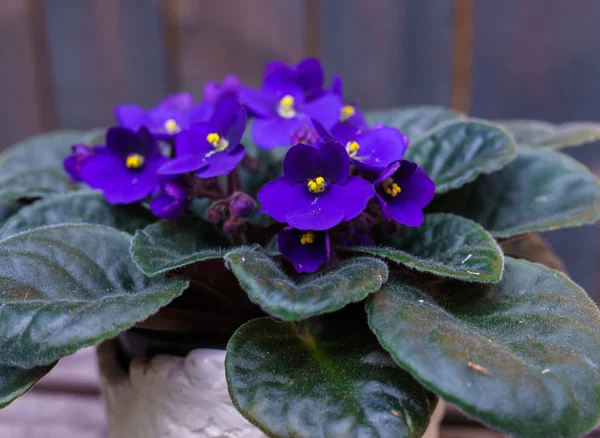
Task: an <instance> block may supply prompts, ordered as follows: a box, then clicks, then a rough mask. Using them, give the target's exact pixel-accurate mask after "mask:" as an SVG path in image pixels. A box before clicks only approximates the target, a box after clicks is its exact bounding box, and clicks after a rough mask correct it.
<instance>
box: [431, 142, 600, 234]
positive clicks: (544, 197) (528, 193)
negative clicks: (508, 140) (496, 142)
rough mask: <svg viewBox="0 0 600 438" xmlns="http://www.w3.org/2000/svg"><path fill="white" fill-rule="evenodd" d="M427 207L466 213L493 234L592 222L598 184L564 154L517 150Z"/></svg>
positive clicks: (598, 212)
mask: <svg viewBox="0 0 600 438" xmlns="http://www.w3.org/2000/svg"><path fill="white" fill-rule="evenodd" d="M430 209H431V210H432V211H446V212H451V213H455V214H458V215H461V216H465V217H468V218H470V219H472V220H474V221H475V222H477V223H479V224H481V225H482V226H483V228H485V229H486V230H488V231H489V232H490V233H491V234H492V235H493V236H495V237H510V236H515V235H517V234H523V233H528V232H530V231H546V230H553V229H556V228H563V227H572V226H577V225H583V224H590V223H594V222H596V221H597V220H598V218H599V217H600V185H599V184H598V181H597V180H596V177H595V176H594V175H592V174H591V173H590V172H589V171H588V170H587V169H586V168H585V167H584V166H583V165H582V164H580V163H578V162H577V161H575V160H573V159H572V158H570V157H568V156H566V155H564V154H561V153H559V152H554V151H533V150H521V151H520V152H519V156H518V158H517V159H516V160H514V161H513V162H512V163H510V164H509V165H508V166H506V167H505V168H504V169H502V170H500V171H498V172H495V173H493V174H491V175H483V176H481V177H480V178H478V179H477V181H475V182H473V183H472V184H469V185H468V186H465V187H463V188H461V189H460V190H454V191H452V192H449V193H447V194H445V195H444V196H441V197H439V198H437V199H435V200H434V202H433V204H432V205H431V207H430Z"/></svg>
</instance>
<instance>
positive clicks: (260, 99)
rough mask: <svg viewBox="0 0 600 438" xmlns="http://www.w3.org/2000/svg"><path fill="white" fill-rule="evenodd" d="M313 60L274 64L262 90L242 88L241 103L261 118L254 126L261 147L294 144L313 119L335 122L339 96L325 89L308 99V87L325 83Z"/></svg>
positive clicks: (269, 67)
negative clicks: (294, 140) (301, 131)
mask: <svg viewBox="0 0 600 438" xmlns="http://www.w3.org/2000/svg"><path fill="white" fill-rule="evenodd" d="M314 62H316V61H315V60H306V61H304V62H303V63H300V64H298V66H296V67H288V66H286V65H285V64H283V63H281V62H274V63H271V64H269V66H267V70H266V73H265V81H264V83H263V86H262V89H261V90H253V89H251V88H248V87H244V86H242V87H240V99H241V100H242V103H243V104H244V105H245V106H246V107H248V109H249V110H251V111H252V112H253V113H254V114H256V115H257V117H258V118H257V119H255V120H254V123H253V126H252V139H253V140H254V142H255V143H256V144H257V145H258V146H260V147H262V148H265V149H272V148H274V147H278V146H290V145H292V144H293V143H292V137H293V136H294V135H297V133H298V132H299V130H301V129H302V128H303V127H305V126H308V127H309V128H310V127H311V121H310V119H311V118H314V119H316V120H318V121H319V122H321V123H322V124H323V125H324V126H325V127H327V128H330V127H331V126H333V124H335V123H336V121H337V119H338V116H339V111H340V110H339V108H340V106H341V100H340V97H339V96H338V95H336V94H333V93H329V92H323V93H321V94H320V95H319V97H317V98H315V99H312V100H309V99H308V98H307V90H312V89H313V88H314V87H315V86H316V84H317V83H319V81H320V84H322V82H323V80H322V71H321V75H320V76H319V74H318V73H315V71H317V70H318V69H316V68H315V67H314ZM300 66H302V68H300ZM311 66H312V67H311ZM299 69H300V70H299ZM319 77H320V79H319ZM319 87H320V85H319Z"/></svg>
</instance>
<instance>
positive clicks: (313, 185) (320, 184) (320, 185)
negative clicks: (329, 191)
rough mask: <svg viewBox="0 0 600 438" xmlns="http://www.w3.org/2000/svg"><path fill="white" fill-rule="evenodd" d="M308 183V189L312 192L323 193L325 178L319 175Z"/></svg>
mask: <svg viewBox="0 0 600 438" xmlns="http://www.w3.org/2000/svg"><path fill="white" fill-rule="evenodd" d="M306 185H307V187H308V191H309V192H311V193H323V192H324V191H325V178H323V177H322V176H318V177H316V178H314V179H311V180H309V181H308V183H307V184H306Z"/></svg>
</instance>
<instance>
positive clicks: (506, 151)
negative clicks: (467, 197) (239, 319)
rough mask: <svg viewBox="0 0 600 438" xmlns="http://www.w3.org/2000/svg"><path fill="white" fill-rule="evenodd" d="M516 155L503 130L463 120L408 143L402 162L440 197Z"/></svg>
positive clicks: (509, 138)
mask: <svg viewBox="0 0 600 438" xmlns="http://www.w3.org/2000/svg"><path fill="white" fill-rule="evenodd" d="M516 154H517V146H516V145H515V143H514V141H513V139H512V138H511V136H510V135H508V133H507V132H506V131H504V130H503V129H501V128H499V127H497V126H494V125H492V124H490V123H487V122H481V121H475V120H464V121H456V122H448V123H445V124H443V125H441V126H438V127H437V128H436V129H435V130H433V131H430V132H428V133H427V134H425V135H424V136H422V137H419V138H418V139H416V140H415V141H414V142H412V143H411V145H410V147H409V148H408V150H407V151H406V155H405V158H406V159H407V160H410V161H415V162H416V163H417V164H418V165H419V166H420V167H421V168H422V169H423V170H424V171H425V173H427V175H428V176H429V177H430V178H431V179H433V180H434V181H435V191H436V193H444V192H447V191H448V190H450V189H455V188H457V187H460V186H462V185H464V184H466V183H468V182H471V181H473V180H474V179H475V178H477V176H478V175H480V174H482V173H491V172H494V171H496V170H498V169H501V168H502V167H504V166H505V165H506V164H508V163H509V162H510V161H512V160H513V159H514V158H515V156H516Z"/></svg>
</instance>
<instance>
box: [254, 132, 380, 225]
mask: <svg viewBox="0 0 600 438" xmlns="http://www.w3.org/2000/svg"><path fill="white" fill-rule="evenodd" d="M349 174H350V159H349V157H348V154H347V153H346V150H345V149H344V147H343V146H342V145H340V144H338V143H333V142H331V143H326V144H325V145H323V146H322V147H321V148H320V149H316V148H314V147H312V146H307V145H303V144H299V145H296V146H294V147H292V148H290V150H289V151H288V152H287V154H286V156H285V159H284V160H283V176H281V177H279V178H277V179H275V180H273V181H271V182H269V183H267V184H265V185H264V186H263V187H262V189H261V190H260V191H259V193H258V200H259V202H260V203H261V205H262V207H263V210H264V211H265V212H266V213H268V214H269V215H271V216H272V217H273V218H274V219H275V220H277V221H279V222H287V223H288V224H289V225H291V226H292V227H294V228H298V229H300V230H316V231H321V230H327V229H329V228H332V227H334V226H336V225H337V224H339V223H341V222H343V221H347V220H350V219H352V218H354V217H356V216H358V215H359V214H360V213H361V212H362V211H363V210H364V209H365V207H366V206H367V203H368V202H369V199H371V198H372V197H373V187H371V186H370V184H369V183H368V182H367V181H365V180H364V179H362V178H359V177H355V176H349Z"/></svg>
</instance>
